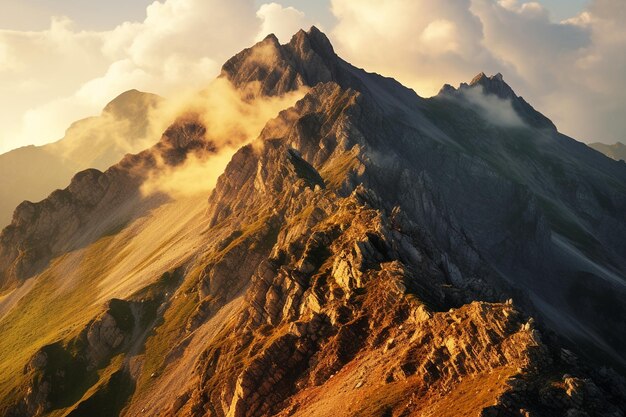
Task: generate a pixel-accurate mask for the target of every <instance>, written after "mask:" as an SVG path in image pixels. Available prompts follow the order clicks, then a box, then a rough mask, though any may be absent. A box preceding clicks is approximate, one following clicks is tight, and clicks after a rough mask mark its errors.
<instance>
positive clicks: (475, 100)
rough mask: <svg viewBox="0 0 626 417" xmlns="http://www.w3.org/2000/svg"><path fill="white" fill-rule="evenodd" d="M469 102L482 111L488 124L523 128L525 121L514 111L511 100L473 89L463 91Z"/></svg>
mask: <svg viewBox="0 0 626 417" xmlns="http://www.w3.org/2000/svg"><path fill="white" fill-rule="evenodd" d="M463 96H464V97H465V99H466V100H467V101H469V102H470V103H472V104H473V105H475V106H478V108H479V109H481V110H482V112H481V114H482V116H483V117H484V118H485V120H487V121H488V122H490V123H492V124H494V125H497V126H505V127H521V126H524V125H525V123H524V121H523V120H522V119H521V118H520V116H519V115H518V114H517V112H516V111H515V109H513V103H511V100H510V99H509V100H505V99H501V98H499V97H498V96H495V95H486V94H485V93H484V90H483V89H482V88H480V89H477V88H472V89H467V90H464V91H463Z"/></svg>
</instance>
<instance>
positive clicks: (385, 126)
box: [0, 28, 626, 417]
mask: <svg viewBox="0 0 626 417" xmlns="http://www.w3.org/2000/svg"><path fill="white" fill-rule="evenodd" d="M220 80H222V81H223V82H227V83H229V84H230V85H232V87H234V88H235V89H236V91H237V92H238V94H239V95H240V96H241V99H242V100H243V101H244V102H246V103H252V104H253V105H259V106H260V105H262V103H266V102H271V101H272V100H277V99H278V98H280V97H283V96H285V95H286V94H294V93H295V92H298V93H297V96H298V99H297V101H296V100H294V102H293V103H291V104H289V105H287V106H285V108H284V109H282V111H280V112H279V113H278V114H277V115H276V116H275V117H274V118H272V119H270V120H267V122H266V123H265V125H264V127H263V129H262V130H261V132H260V134H259V135H258V137H256V138H255V139H254V140H253V141H252V142H251V143H248V144H244V145H243V146H241V147H239V149H238V150H237V151H236V152H235V153H234V154H233V155H232V157H231V158H229V163H228V165H227V166H226V167H225V169H223V170H222V169H220V171H223V172H221V175H220V176H219V178H218V179H217V182H216V184H215V186H214V188H213V190H212V191H211V192H210V194H209V195H208V200H207V198H206V197H207V195H202V194H200V195H193V196H185V195H177V194H168V193H164V192H158V193H154V194H153V193H148V194H147V193H145V189H144V188H143V185H144V184H145V183H146V181H148V180H149V179H151V178H152V179H153V178H154V177H155V175H157V178H159V177H158V175H159V174H160V173H170V172H177V171H176V169H177V168H178V169H183V168H184V167H186V166H188V164H190V163H192V162H193V161H196V160H198V159H200V160H203V161H206V162H207V164H206V165H207V166H208V168H211V166H212V165H217V164H218V158H217V155H219V154H220V152H222V151H221V149H222V148H221V146H222V145H221V144H222V143H223V141H222V140H219V139H220V138H217V137H215V135H213V134H212V129H216V131H219V129H217V127H216V126H208V125H207V124H206V123H205V121H204V120H203V119H202V118H198V117H195V116H194V115H193V114H185V115H181V117H180V118H179V119H178V120H177V121H176V122H175V123H174V124H173V125H172V126H170V127H169V128H168V129H167V130H166V132H165V133H164V134H163V135H162V136H161V139H160V140H159V141H158V142H157V143H156V145H154V146H152V147H151V148H149V149H146V150H145V151H142V152H140V153H138V154H136V155H128V156H126V157H125V158H124V159H123V160H122V161H121V162H119V163H117V164H115V165H113V166H112V167H111V168H109V169H107V170H106V171H104V172H101V171H97V170H88V171H83V172H81V173H79V174H77V175H76V176H75V177H74V178H73V179H72V182H71V184H70V186H69V187H68V188H66V189H64V190H59V191H57V192H55V193H53V194H52V195H51V196H50V197H48V198H47V199H46V200H43V201H42V202H40V203H28V202H26V203H22V204H21V205H20V206H19V207H18V208H17V209H16V213H15V216H14V219H13V222H12V223H11V225H10V226H8V227H7V228H5V229H4V230H3V231H2V233H1V234H0V288H2V289H3V291H4V292H3V294H4V295H2V296H1V297H2V298H0V334H2V335H3V337H2V338H0V375H2V376H3V377H2V379H1V380H0V398H2V401H1V402H0V404H2V408H1V409H2V410H3V412H4V414H5V415H9V416H31V415H66V416H96V415H107V416H113V415H125V416H136V415H172V416H173V415H177V416H228V417H238V416H270V415H273V416H287V415H289V416H328V415H338V416H399V415H436V416H474V415H475V416H509V415H510V416H607V415H615V416H619V415H623V414H624V412H625V411H626V380H625V379H624V377H623V374H624V372H625V369H626V363H625V362H624V357H625V355H624V352H626V336H625V335H626V328H625V326H626V323H625V322H624V320H623V317H624V316H625V314H626V297H625V295H626V290H625V288H624V287H625V276H626V239H625V236H626V233H625V232H626V230H625V228H626V218H625V216H626V167H625V166H624V164H623V163H619V162H617V161H613V160H611V159H609V158H607V157H605V156H603V155H601V154H600V153H598V152H596V151H594V150H592V149H590V148H589V147H587V146H586V145H584V144H582V143H580V142H577V141H575V140H573V139H571V138H569V137H567V136H565V135H562V134H560V133H559V132H558V131H557V129H556V128H555V127H554V125H553V124H552V122H550V121H549V120H548V119H547V118H545V116H543V115H541V114H540V113H539V112H538V111H537V110H535V109H534V108H532V106H531V105H530V104H528V103H527V102H526V101H525V100H524V99H523V98H522V97H519V96H518V95H517V94H515V92H514V91H513V89H512V88H511V87H510V86H508V85H507V84H506V82H505V81H504V78H503V77H502V76H501V75H496V76H493V77H487V76H486V75H484V74H480V75H479V76H477V77H476V78H475V79H474V81H472V82H471V83H469V84H462V85H461V86H460V87H459V88H453V87H451V86H446V87H444V88H443V89H442V91H441V93H440V94H439V95H437V96H436V97H433V98H429V99H425V98H422V97H419V96H418V95H417V94H415V92H414V91H412V90H410V89H407V88H405V87H403V86H402V85H401V84H399V83H398V82H397V81H395V80H393V79H390V78H385V77H383V76H380V75H377V74H371V73H367V72H365V71H364V70H361V69H358V68H356V67H354V66H352V65H351V64H349V63H347V62H346V61H344V60H342V59H341V58H340V57H338V56H337V55H336V54H335V52H334V50H333V47H332V45H331V43H330V42H329V40H328V39H327V37H326V36H325V35H324V34H323V33H321V32H320V31H319V30H317V29H316V28H311V29H310V30H309V31H308V32H304V31H300V32H298V33H297V34H296V35H294V37H293V38H292V39H291V41H290V42H289V43H288V44H285V45H281V44H280V43H279V42H278V40H277V39H276V37H275V36H272V35H270V36H268V37H267V38H265V39H264V40H263V41H262V42H260V43H258V44H256V45H254V46H253V47H252V48H249V49H246V50H244V51H242V52H241V53H239V54H237V55H236V56H234V57H233V58H232V59H230V60H229V61H228V62H226V63H225V64H224V66H223V69H222V72H221V75H220ZM242 122H243V123H245V122H246V120H245V118H244V119H243V120H242ZM227 136H230V135H227ZM222 139H226V140H227V139H228V138H222ZM208 168H207V169H206V170H200V171H199V173H198V175H195V176H194V177H191V178H189V177H184V178H185V181H186V182H207V183H211V181H212V178H211V174H210V173H211V172H213V171H212V170H211V169H208ZM172 170H174V171H172ZM194 172H195V171H194ZM185 181H183V182H181V185H184V183H185Z"/></svg>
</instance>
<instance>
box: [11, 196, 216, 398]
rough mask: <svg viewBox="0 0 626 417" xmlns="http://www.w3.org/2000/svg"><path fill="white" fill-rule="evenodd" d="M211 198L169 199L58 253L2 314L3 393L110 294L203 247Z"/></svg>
mask: <svg viewBox="0 0 626 417" xmlns="http://www.w3.org/2000/svg"><path fill="white" fill-rule="evenodd" d="M204 201H205V199H204V198H193V199H186V200H183V201H179V202H175V203H169V204H166V205H164V206H162V207H160V208H158V209H156V210H155V211H154V212H153V213H150V214H149V215H147V216H145V217H144V218H141V219H138V220H137V221H135V222H134V223H132V224H130V225H128V226H127V227H126V228H124V229H123V230H121V231H119V232H118V233H117V234H115V235H111V236H106V237H103V238H101V239H99V240H97V241H96V242H95V243H93V244H91V245H90V246H88V247H86V248H84V249H80V250H77V251H74V252H72V253H69V254H66V255H64V256H62V257H59V258H57V259H55V260H54V261H53V262H52V263H51V264H50V266H49V267H48V268H47V269H46V270H45V271H44V272H42V273H41V274H40V275H39V276H37V277H36V278H33V279H35V280H36V282H35V284H34V285H33V286H32V289H31V290H30V291H29V292H28V293H27V294H26V295H25V296H24V297H23V298H22V299H21V300H20V301H19V302H18V303H16V305H15V306H14V307H13V308H12V309H11V310H10V311H8V313H7V314H6V315H5V316H4V317H1V318H0V334H1V335H2V337H1V338H0V375H1V377H0V398H7V396H8V395H9V393H10V392H11V390H12V389H14V388H15V387H16V386H18V385H19V384H21V383H23V382H25V381H23V379H24V376H23V373H22V370H23V368H24V366H25V365H26V363H27V362H28V361H29V359H30V358H31V356H32V355H33V354H34V353H35V352H36V351H37V350H38V349H39V348H41V347H42V346H44V345H46V344H49V343H52V342H55V341H57V340H65V339H68V338H70V337H72V336H74V335H76V334H77V333H78V332H80V330H81V329H82V328H83V327H84V326H85V325H86V324H87V323H88V322H89V320H91V319H92V318H93V317H94V316H95V315H97V314H98V313H99V312H100V311H101V310H102V308H103V307H102V306H103V304H104V303H105V302H106V301H107V300H109V299H111V298H127V297H129V296H130V295H131V294H133V293H134V292H136V291H137V290H139V289H141V288H143V287H145V286H146V285H148V284H149V283H150V282H153V281H154V280H156V279H158V278H159V277H160V276H161V275H162V274H163V273H164V272H165V271H167V270H169V269H171V268H172V267H173V266H176V264H177V263H180V262H181V260H184V259H185V258H187V257H188V256H190V255H191V254H192V253H193V252H194V250H195V248H197V247H198V246H199V244H200V243H199V242H200V237H201V231H202V223H201V222H202V221H203V219H204V216H203V215H202V213H203V210H204V206H205V205H204V204H203V202H204Z"/></svg>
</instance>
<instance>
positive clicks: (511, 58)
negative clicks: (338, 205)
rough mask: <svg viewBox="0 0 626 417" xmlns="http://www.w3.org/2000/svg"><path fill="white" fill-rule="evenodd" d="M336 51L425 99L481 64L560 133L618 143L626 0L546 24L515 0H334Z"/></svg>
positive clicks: (529, 4)
mask: <svg viewBox="0 0 626 417" xmlns="http://www.w3.org/2000/svg"><path fill="white" fill-rule="evenodd" d="M331 4H332V12H333V14H334V15H335V17H336V18H337V19H338V23H337V26H336V27H335V28H334V30H333V31H332V38H333V40H334V43H335V46H336V49H337V50H338V52H339V53H340V54H341V55H343V56H344V57H345V58H347V59H348V60H349V61H351V62H353V63H354V64H356V65H357V66H361V67H365V68H366V69H368V70H370V71H376V72H380V73H383V74H385V75H389V76H393V77H395V78H397V79H399V80H400V81H401V82H403V83H404V84H406V85H408V86H410V87H413V88H414V89H416V90H417V92H418V93H419V94H421V95H424V96H430V95H433V94H435V93H436V92H437V91H438V90H439V88H440V87H441V86H442V85H443V84H444V83H449V84H459V83H460V82H462V81H468V80H470V79H471V78H472V77H473V76H474V75H475V74H477V73H478V72H480V71H485V72H487V73H497V72H501V73H503V74H504V76H505V79H506V80H507V82H508V83H509V84H511V85H512V86H513V88H514V89H515V90H516V92H517V93H518V94H520V95H523V96H524V97H525V98H526V99H527V101H529V102H530V103H532V105H533V106H534V107H536V108H538V110H540V111H541V112H543V113H545V114H546V115H547V116H548V117H550V118H551V119H553V121H554V122H555V123H556V124H557V126H558V127H559V128H560V130H562V131H564V132H565V133H568V134H570V135H573V136H574V137H576V138H577V139H580V140H586V141H604V142H615V141H616V140H620V139H621V140H623V138H624V132H625V131H626V120H625V119H624V118H623V117H621V116H620V115H623V113H624V109H626V94H624V93H623V92H624V91H626V28H625V27H624V25H623V22H624V21H625V20H626V2H624V1H622V0H592V1H591V2H590V4H589V6H588V8H587V10H586V11H585V12H584V13H582V14H581V15H579V16H575V17H573V18H572V19H568V20H566V21H563V22H554V21H553V20H552V19H551V16H550V13H549V11H548V10H547V9H546V8H544V7H543V6H542V5H541V4H540V3H539V2H534V1H520V0H440V1H437V2H432V1H427V0H393V1H389V2H378V1H375V0H364V1H359V2H354V1H350V0H332V2H331Z"/></svg>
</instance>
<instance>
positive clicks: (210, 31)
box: [0, 0, 299, 151]
mask: <svg viewBox="0 0 626 417" xmlns="http://www.w3.org/2000/svg"><path fill="white" fill-rule="evenodd" d="M256 11H257V10H256V7H255V2H254V1H253V0H231V1H228V2H223V1H219V0H162V1H161V2H158V1H155V2H154V3H152V4H151V5H150V6H148V8H147V10H146V18H145V20H144V21H143V22H126V23H123V24H121V25H119V26H117V27H116V28H114V29H112V30H110V31H102V32H90V31H78V30H75V29H74V25H73V23H72V22H71V21H70V20H69V19H67V18H54V19H53V20H52V22H51V25H50V28H49V29H47V30H45V31H39V32H21V31H7V30H0V91H2V92H3V94H2V96H1V97H0V106H1V107H2V109H3V112H0V126H2V128H1V130H0V151H5V150H8V149H10V148H13V147H16V146H20V145H26V144H31V143H34V144H41V143H46V142H50V141H52V140H56V139H58V138H60V137H61V136H62V135H63V131H64V129H65V128H67V127H68V126H69V124H70V123H71V122H73V121H74V120H76V119H79V118H82V117H86V116H89V115H93V114H97V113H98V112H99V111H100V110H101V108H102V107H103V106H104V105H105V104H106V103H107V102H108V101H109V100H111V99H112V98H114V97H115V96H116V95H118V94H119V93H121V92H122V91H125V90H128V89H131V88H137V89H141V90H146V91H150V92H156V93H159V94H163V95H169V94H171V93H172V92H176V93H178V92H179V91H180V90H181V89H189V90H193V89H197V88H199V87H201V86H204V85H205V84H206V83H207V82H209V81H210V80H211V79H213V78H214V77H215V75H217V73H218V72H219V68H220V66H221V64H222V63H223V62H224V61H226V60H227V59H228V58H229V57H230V56H232V55H233V54H234V53H236V52H238V51H239V50H241V49H243V48H245V47H247V46H249V45H250V44H251V43H252V42H253V41H254V39H255V37H256V35H257V34H258V32H259V30H260V27H261V24H263V26H264V27H266V28H268V29H270V28H271V26H272V23H271V22H267V21H262V20H261V19H259V18H258V17H257V16H256ZM289 12H290V13H292V12H296V13H299V12H297V11H296V10H295V9H293V11H291V10H290V11H289Z"/></svg>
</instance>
